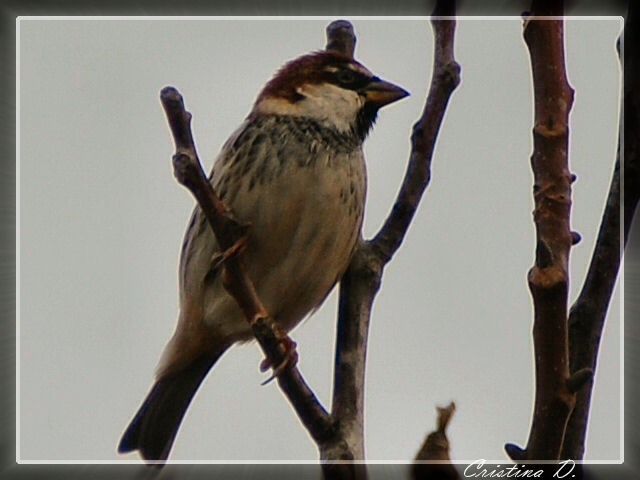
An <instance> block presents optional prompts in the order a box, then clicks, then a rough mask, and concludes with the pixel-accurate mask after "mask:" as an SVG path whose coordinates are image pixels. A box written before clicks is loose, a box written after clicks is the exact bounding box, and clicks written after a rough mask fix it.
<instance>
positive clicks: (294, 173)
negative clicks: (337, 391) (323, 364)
mask: <svg viewBox="0 0 640 480" xmlns="http://www.w3.org/2000/svg"><path fill="white" fill-rule="evenodd" d="M407 95H409V93H408V92H407V91H406V90H404V89H403V88H401V87H399V86H397V85H395V84H393V83H391V82H388V81H385V80H382V79H380V78H379V77H377V76H375V75H374V74H373V73H372V72H371V71H370V70H369V69H367V68H366V67H365V66H364V65H363V64H361V63H360V62H358V61H356V60H355V59H354V58H352V57H351V56H349V55H346V54H344V53H341V52H338V51H336V50H321V51H315V52H311V53H307V54H304V55H302V56H300V57H298V58H295V59H293V60H290V61H288V62H286V63H285V64H284V65H283V66H282V67H281V68H280V69H279V70H277V71H276V73H275V74H274V75H273V77H272V78H271V79H270V80H268V81H267V83H266V84H265V85H264V87H263V88H262V90H261V91H260V92H259V94H258V95H257V97H256V100H255V102H254V104H253V107H252V109H251V110H250V112H249V114H248V116H247V117H246V118H245V120H244V122H243V123H242V124H241V125H240V127H239V128H237V129H236V130H235V132H234V133H233V134H232V135H231V136H230V137H229V138H228V140H227V141H226V142H225V143H224V144H223V146H222V148H221V150H220V153H219V154H218V156H217V158H216V160H215V162H214V165H213V169H212V171H211V174H210V175H209V177H208V180H209V181H210V182H211V184H212V186H213V188H214V190H215V191H216V193H217V194H218V196H219V197H220V199H221V200H222V201H223V202H224V204H225V206H226V207H227V208H228V209H229V211H230V212H231V213H232V214H233V216H234V218H235V219H237V220H238V221H239V222H240V223H242V224H246V225H249V227H248V233H247V239H246V245H245V247H244V250H243V252H242V260H243V262H244V264H245V265H246V269H247V273H248V276H249V278H250V279H251V281H252V282H253V284H254V286H255V289H256V292H257V294H258V297H259V298H260V300H261V301H262V303H263V304H264V306H265V307H266V310H267V312H268V313H269V315H270V317H271V318H272V319H273V321H274V323H275V325H276V326H277V327H278V328H279V329H281V330H282V331H284V332H289V331H290V330H291V329H293V328H294V327H295V326H296V325H298V324H299V323H300V322H301V320H303V319H304V318H306V317H307V316H308V315H309V314H310V313H312V312H313V311H314V310H315V309H317V308H318V307H319V306H320V305H321V304H322V302H323V301H324V299H325V298H326V297H327V296H328V294H329V293H330V291H331V290H332V289H333V287H334V286H335V285H336V284H337V283H338V282H339V280H340V278H341V276H342V275H343V273H344V272H345V270H346V268H347V266H348V264H349V261H350V259H351V257H352V255H353V252H354V250H355V248H356V246H357V243H358V241H359V240H360V238H361V236H362V233H361V228H362V222H363V215H364V203H365V195H366V185H367V181H366V166H365V159H364V154H363V150H362V145H363V142H364V140H365V138H366V137H367V135H368V134H369V132H370V130H371V128H372V126H373V124H374V122H375V120H376V117H377V114H378V110H379V109H380V108H382V107H383V106H385V105H388V104H391V103H393V102H396V101H397V100H400V99H401V98H403V97H406V96H407ZM220 254H221V252H220V248H219V246H218V244H217V242H216V239H215V236H214V234H213V232H212V230H211V228H210V226H209V224H208V222H207V219H206V217H205V215H204V213H203V211H202V209H201V208H200V207H199V206H197V205H196V207H195V208H194V211H193V213H192V215H191V217H190V220H189V222H188V226H187V229H186V232H185V235H184V240H183V243H182V248H181V252H180V261H179V268H178V277H179V278H178V284H179V314H178V320H177V325H176V329H175V332H174V334H173V336H172V337H171V339H170V340H169V342H168V344H167V345H166V347H165V349H164V351H163V353H162V355H161V358H160V361H159V363H158V366H157V369H156V375H155V382H154V384H153V386H152V388H151V390H150V391H149V393H148V395H147V396H146V398H145V399H144V401H143V402H142V405H141V406H140V408H139V410H138V411H137V413H136V414H135V415H134V417H133V419H132V420H131V422H130V424H129V426H128V427H127V429H126V430H125V432H124V434H123V436H122V438H121V440H120V443H119V445H118V452H119V453H127V452H132V451H138V453H139V455H140V456H141V457H142V459H143V460H145V461H166V460H167V458H168V456H169V453H170V450H171V448H172V445H173V443H174V440H175V438H176V435H177V432H178V429H179V427H180V424H181V422H182V420H183V417H184V415H185V412H186V411H187V408H188V406H189V404H190V403H191V400H192V398H193V396H194V395H195V393H196V391H197V390H198V388H199V386H200V384H201V383H202V381H203V379H204V378H205V377H206V376H207V374H208V372H209V371H210V370H211V368H212V367H213V366H214V364H215V363H216V362H217V361H218V359H219V358H220V357H221V356H222V354H223V353H224V352H225V351H226V350H227V349H229V348H230V347H231V346H232V345H234V344H238V343H243V342H247V341H250V340H252V339H253V333H252V330H251V327H250V325H249V323H248V321H247V320H246V319H245V317H244V315H243V313H242V311H241V310H240V308H239V307H238V305H237V303H236V301H235V300H234V299H233V298H232V297H231V295H230V294H229V293H228V292H226V291H225V288H224V285H223V281H222V277H223V275H222V271H223V269H224V267H223V266H221V265H220V262H215V261H213V259H215V258H216V257H218V258H219V257H220ZM150 463H156V462H150Z"/></svg>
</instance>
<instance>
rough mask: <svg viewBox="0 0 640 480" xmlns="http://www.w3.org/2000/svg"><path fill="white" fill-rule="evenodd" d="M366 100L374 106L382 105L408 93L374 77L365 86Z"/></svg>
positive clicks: (379, 106)
mask: <svg viewBox="0 0 640 480" xmlns="http://www.w3.org/2000/svg"><path fill="white" fill-rule="evenodd" d="M363 93H364V96H365V98H366V102H367V103H368V104H370V105H372V106H374V107H376V108H381V107H384V106H385V105H389V104H390V103H393V102H395V101H396V100H400V99H401V98H404V97H406V96H407V95H409V92H407V91H406V90H405V89H404V88H400V87H399V86H397V85H394V84H393V83H390V82H385V81H384V80H380V79H379V78H377V77H375V78H374V79H373V80H372V81H371V82H370V83H369V84H368V85H367V86H366V87H365V88H364V91H363Z"/></svg>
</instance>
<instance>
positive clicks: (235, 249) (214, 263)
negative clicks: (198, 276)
mask: <svg viewBox="0 0 640 480" xmlns="http://www.w3.org/2000/svg"><path fill="white" fill-rule="evenodd" d="M248 240H249V234H248V231H246V232H244V233H243V234H242V236H241V237H239V238H238V240H236V242H235V243H234V244H233V245H231V246H230V247H229V248H227V249H226V250H225V251H224V252H216V253H214V254H213V256H212V257H211V267H209V270H210V271H212V272H213V271H216V270H218V268H220V267H221V266H222V264H223V263H224V262H225V261H226V260H227V259H228V258H229V257H231V256H232V255H236V254H238V253H241V252H243V251H244V249H245V248H247V241H248Z"/></svg>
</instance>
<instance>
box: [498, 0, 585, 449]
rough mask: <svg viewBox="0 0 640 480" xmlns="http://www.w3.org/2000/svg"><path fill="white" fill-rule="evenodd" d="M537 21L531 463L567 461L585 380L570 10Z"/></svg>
mask: <svg viewBox="0 0 640 480" xmlns="http://www.w3.org/2000/svg"><path fill="white" fill-rule="evenodd" d="M531 12H532V15H533V17H531V18H528V19H526V20H525V25H524V39H525V42H526V44H527V47H528V48H529V53H530V57H531V66H532V72H533V84H534V97H535V98H534V101H535V126H534V129H533V138H534V151H533V156H532V157H531V166H532V169H533V173H534V182H535V183H534V187H533V194H534V201H535V210H534V214H533V216H534V221H535V225H536V244H537V246H536V259H535V264H534V266H533V267H532V268H531V270H530V271H529V274H528V281H529V289H530V290H531V296H532V297H533V304H534V324H533V341H534V350H535V365H536V374H535V378H536V395H535V405H534V412H533V420H532V422H531V430H530V433H529V440H528V443H527V447H526V449H525V450H524V452H522V451H520V449H519V448H518V447H516V446H514V445H510V446H509V447H508V453H514V454H516V455H515V456H516V458H514V460H516V461H518V460H520V459H521V457H524V458H526V459H527V460H554V459H558V458H559V457H560V453H561V448H562V442H563V437H564V432H565V427H566V424H567V421H568V419H569V415H570V414H571V411H572V409H573V406H574V404H575V394H574V393H573V392H572V391H571V390H570V387H571V388H575V386H576V384H577V383H578V380H576V379H574V380H571V381H570V380H569V349H568V329H567V294H568V286H569V276H568V264H569V251H570V249H571V245H572V244H573V240H574V235H572V232H571V230H570V228H569V214H570V207H571V182H572V181H573V179H574V178H575V177H573V176H572V175H571V174H570V173H569V170H568V158H567V145H568V138H569V134H568V118H569V111H570V110H571V106H572V104H573V90H572V88H571V87H570V86H569V84H568V82H567V77H566V71H565V61H564V39H563V21H562V19H558V18H556V19H554V20H548V19H547V20H545V19H540V18H536V17H537V16H540V15H554V16H557V17H559V16H562V13H563V10H562V2H555V3H554V2H545V1H542V2H538V1H535V0H534V2H533V5H532V8H531Z"/></svg>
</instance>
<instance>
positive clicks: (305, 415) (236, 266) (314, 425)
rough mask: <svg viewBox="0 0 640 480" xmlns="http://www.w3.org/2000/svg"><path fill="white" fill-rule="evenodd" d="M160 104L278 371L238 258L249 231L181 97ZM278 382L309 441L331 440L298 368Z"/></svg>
mask: <svg viewBox="0 0 640 480" xmlns="http://www.w3.org/2000/svg"><path fill="white" fill-rule="evenodd" d="M160 100H161V102H162V106H163V107H164V111H165V114H166V116H167V120H168V122H169V126H170V129H171V133H172V135H173V139H174V143H175V147H176V153H175V155H174V156H173V165H174V173H175V176H176V178H177V179H178V181H179V182H180V183H181V184H182V185H184V186H185V187H187V188H188V189H189V190H190V191H191V193H192V194H193V195H194V197H195V198H196V200H197V201H198V204H199V205H200V208H202V211H203V212H204V213H205V215H206V217H207V220H208V221H209V224H210V226H211V228H212V230H213V232H214V234H215V237H216V240H217V241H218V244H219V245H220V248H221V250H222V252H223V253H222V255H221V260H222V261H223V262H224V268H225V274H224V285H225V288H226V289H227V290H228V292H229V293H230V294H231V295H232V296H233V297H234V298H235V300H236V301H237V302H238V305H239V306H240V308H241V309H242V311H243V312H244V314H245V316H246V318H247V321H248V322H249V324H250V325H251V327H252V329H253V332H254V334H255V336H256V338H257V340H258V343H259V344H260V346H261V348H262V350H263V351H264V353H265V355H266V356H267V358H268V359H269V362H270V364H271V365H280V364H281V363H282V362H283V360H284V359H285V356H286V352H285V351H284V348H283V345H282V340H283V334H282V333H281V332H279V331H278V330H277V329H276V328H274V324H273V323H272V321H271V319H270V318H269V316H268V312H267V311H266V309H265V308H264V306H263V305H262V302H261V301H260V299H259V298H258V295H257V293H256V291H255V288H254V286H253V283H252V282H251V280H250V279H249V277H248V275H247V272H246V269H245V267H244V264H243V263H242V259H241V255H240V254H241V251H242V248H243V245H244V241H245V238H246V235H247V234H248V229H247V227H245V226H243V225H240V224H238V222H236V221H235V220H234V219H233V217H232V216H231V214H230V213H229V212H228V211H227V209H226V208H225V206H224V204H223V203H222V201H221V200H220V199H219V198H218V196H217V195H216V193H215V191H214V190H213V187H212V186H211V183H209V181H207V178H206V176H205V174H204V172H203V170H202V166H201V164H200V160H199V159H198V155H197V153H196V148H195V144H194V142H193V136H192V134H191V125H190V124H191V114H190V113H189V112H187V111H186V110H185V107H184V102H183V99H182V96H181V95H180V93H179V92H178V91H177V90H176V89H175V88H173V87H165V88H164V89H163V90H162V92H161V93H160ZM277 378H278V383H279V385H280V387H281V388H282V390H283V391H284V392H285V394H286V395H287V397H288V398H289V401H290V402H291V404H292V405H293V407H294V409H295V410H296V412H297V413H298V416H299V417H300V419H301V420H302V422H303V423H304V425H305V427H306V428H307V430H308V431H309V433H310V434H311V436H312V437H313V438H314V439H315V440H316V441H318V442H321V441H324V440H325V439H326V438H327V437H330V436H332V434H333V433H332V432H333V428H332V423H331V419H330V417H329V415H328V413H327V412H326V411H325V410H324V408H323V407H322V406H321V405H320V402H319V401H318V400H317V398H316V397H315V395H314V394H313V392H312V391H311V389H309V387H308V386H307V384H306V383H305V382H304V379H303V378H302V376H301V375H300V372H299V371H298V369H297V368H296V367H295V366H293V367H286V368H284V369H283V370H282V371H281V372H280V374H279V375H278V376H277Z"/></svg>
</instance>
